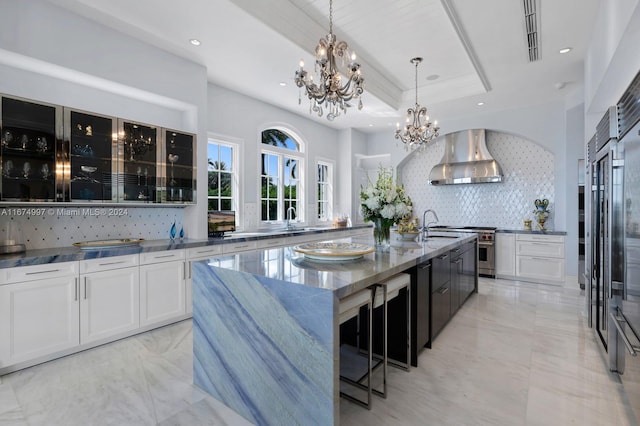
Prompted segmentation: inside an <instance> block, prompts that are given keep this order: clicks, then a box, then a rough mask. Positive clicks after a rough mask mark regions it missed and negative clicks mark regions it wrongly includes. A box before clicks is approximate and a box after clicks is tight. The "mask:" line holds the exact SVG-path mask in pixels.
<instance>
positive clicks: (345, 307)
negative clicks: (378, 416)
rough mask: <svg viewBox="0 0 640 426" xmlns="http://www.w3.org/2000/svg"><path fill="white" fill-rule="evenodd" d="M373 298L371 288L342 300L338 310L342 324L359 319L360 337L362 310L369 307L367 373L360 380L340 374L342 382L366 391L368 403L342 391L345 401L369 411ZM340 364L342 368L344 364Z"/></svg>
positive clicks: (341, 394)
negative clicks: (364, 382) (363, 382)
mask: <svg viewBox="0 0 640 426" xmlns="http://www.w3.org/2000/svg"><path fill="white" fill-rule="evenodd" d="M372 296H373V290H372V289H371V288H367V289H364V290H360V291H359V292H357V293H354V294H351V295H349V296H347V297H345V298H343V299H340V302H339V308H338V310H339V322H340V324H343V323H345V322H346V321H348V320H350V319H352V318H354V317H358V336H359V335H360V308H361V307H363V306H366V307H367V312H368V317H369V319H368V322H367V334H368V337H367V346H368V348H367V349H368V353H367V372H366V374H365V375H364V376H363V377H361V378H358V379H357V380H354V379H351V378H349V377H346V376H343V375H342V374H340V380H342V381H344V382H346V383H348V384H350V385H352V386H354V387H357V388H359V389H363V390H366V391H367V400H366V402H365V401H362V400H360V399H358V398H356V397H354V396H352V395H349V394H347V393H345V392H342V391H340V396H342V397H343V398H345V399H348V400H349V401H352V402H355V403H356V404H359V405H362V406H363V407H366V408H368V409H369V410H370V409H371V369H372V368H371V365H372V353H373V351H372V350H371V342H372V340H373V339H372V331H371V330H372V327H371V319H372V311H373V309H371V307H372V302H373V301H372ZM357 346H358V347H359V346H360V343H359V338H358V344H357ZM340 364H341V368H342V362H341V363H340ZM365 377H366V379H367V384H366V386H365V385H363V384H362V381H363V380H364V378H365Z"/></svg>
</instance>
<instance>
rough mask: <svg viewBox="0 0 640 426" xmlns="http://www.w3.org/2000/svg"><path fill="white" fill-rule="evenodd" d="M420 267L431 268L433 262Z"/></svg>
mask: <svg viewBox="0 0 640 426" xmlns="http://www.w3.org/2000/svg"><path fill="white" fill-rule="evenodd" d="M419 268H420V269H429V268H431V264H427V265H422V266H419Z"/></svg>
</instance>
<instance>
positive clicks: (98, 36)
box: [0, 0, 207, 238]
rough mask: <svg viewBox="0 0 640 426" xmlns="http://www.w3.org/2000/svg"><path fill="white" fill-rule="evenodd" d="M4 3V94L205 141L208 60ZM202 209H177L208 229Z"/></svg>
mask: <svg viewBox="0 0 640 426" xmlns="http://www.w3.org/2000/svg"><path fill="white" fill-rule="evenodd" d="M0 10H1V11H2V25H1V26H0V75H1V76H2V77H1V78H0V93H4V94H9V95H13V96H19V97H24V98H30V99H34V100H38V101H43V102H48V103H53V104H59V105H64V106H68V107H72V108H79V109H83V110H87V111H91V112H96V113H101V114H106V115H113V116H116V117H121V118H127V119H131V120H137V121H142V122H146V123H149V124H154V125H162V126H166V127H173V128H175V129H177V130H184V131H189V132H194V133H197V135H198V150H201V149H203V148H206V107H207V102H206V91H207V77H206V69H205V68H204V67H202V66H200V65H197V64H195V63H193V62H190V61H187V60H184V59H182V58H179V57H177V56H174V55H172V54H169V53H167V52H165V51H163V50H160V49H157V48H155V47H153V46H150V45H148V44H146V43H143V42H140V41H138V40H135V39H133V38H131V37H128V36H126V35H124V34H122V33H119V32H116V31H114V30H112V29H110V28H107V27H104V26H101V25H99V24H96V23H95V22H93V21H90V20H88V19H86V18H83V17H81V16H79V15H76V14H73V13H70V12H68V11H66V10H64V9H61V8H58V7H56V6H54V5H52V4H50V3H48V2H44V1H39V0H29V1H19V2H17V1H13V0H0ZM203 144H204V145H203ZM203 173H204V175H203ZM203 176H204V179H205V180H204V181H206V167H202V166H201V165H199V169H198V178H199V180H200V181H201V182H202V181H203ZM197 197H198V200H205V199H206V185H200V186H199V188H198V195H197ZM204 212H206V203H199V204H198V205H197V206H191V207H187V208H185V209H184V210H182V211H180V216H182V215H184V219H185V222H186V223H188V224H189V226H188V227H185V231H186V233H187V236H189V237H195V236H203V235H206V221H205V219H204V218H205V217H206V213H204ZM200 218H202V219H201V220H200ZM181 219H182V218H181V217H178V221H179V222H180V221H181ZM96 220H98V219H96ZM52 231H54V233H55V232H56V231H62V230H57V229H53V230H52ZM105 232H106V231H105ZM156 233H157V231H156V230H150V232H149V233H148V234H149V235H150V236H155V235H156ZM146 234H147V233H145V232H144V230H143V232H142V233H141V234H138V235H139V236H142V237H146V238H148V237H147V236H146ZM105 236H106V233H105Z"/></svg>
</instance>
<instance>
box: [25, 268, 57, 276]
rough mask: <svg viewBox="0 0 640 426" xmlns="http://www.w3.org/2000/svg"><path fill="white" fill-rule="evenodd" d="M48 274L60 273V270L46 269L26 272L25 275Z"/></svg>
mask: <svg viewBox="0 0 640 426" xmlns="http://www.w3.org/2000/svg"><path fill="white" fill-rule="evenodd" d="M50 272H60V269H47V270H46V271H37V272H26V273H25V275H37V274H48V273H50Z"/></svg>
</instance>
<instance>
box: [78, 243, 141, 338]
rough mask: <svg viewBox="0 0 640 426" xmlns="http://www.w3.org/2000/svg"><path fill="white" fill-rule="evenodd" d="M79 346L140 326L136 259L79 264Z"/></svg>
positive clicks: (109, 259)
mask: <svg viewBox="0 0 640 426" xmlns="http://www.w3.org/2000/svg"><path fill="white" fill-rule="evenodd" d="M80 296H81V297H80V343H83V344H84V343H90V342H95V341H98V340H103V339H108V338H110V337H113V336H116V335H118V334H123V333H126V332H130V331H133V330H135V329H137V328H139V326H140V278H139V273H138V255H137V254H135V255H127V256H116V257H107V258H99V259H91V260H82V261H80Z"/></svg>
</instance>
